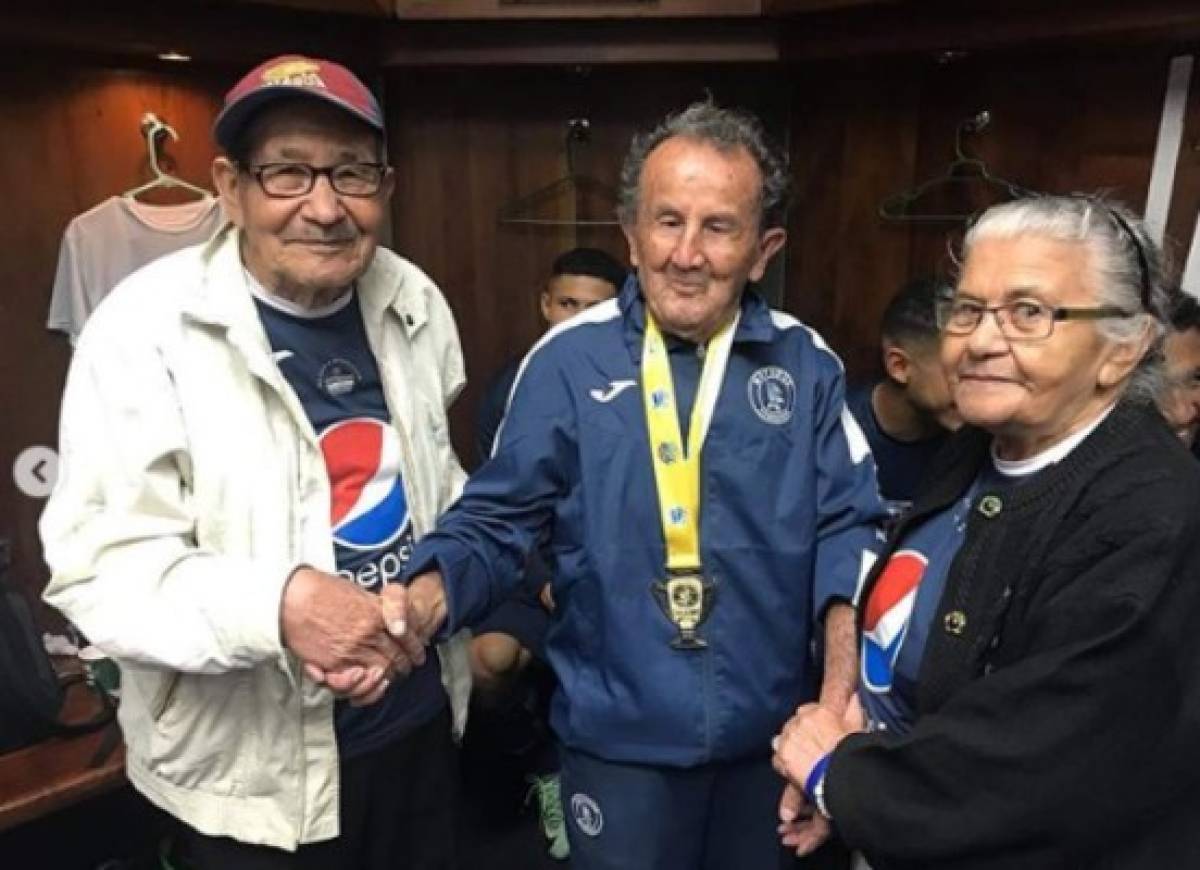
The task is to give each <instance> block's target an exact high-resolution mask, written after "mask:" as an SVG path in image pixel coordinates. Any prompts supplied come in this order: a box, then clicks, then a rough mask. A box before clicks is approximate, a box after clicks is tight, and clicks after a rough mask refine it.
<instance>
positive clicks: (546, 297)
mask: <svg viewBox="0 0 1200 870" xmlns="http://www.w3.org/2000/svg"><path fill="white" fill-rule="evenodd" d="M538 301H539V305H540V307H541V309H542V319H543V320H545V321H546V322H547V323H549V322H550V290H549V288H547V289H545V290H543V291H542V292H541V294H539V296H538Z"/></svg>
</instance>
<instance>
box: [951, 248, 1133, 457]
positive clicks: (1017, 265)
mask: <svg viewBox="0 0 1200 870" xmlns="http://www.w3.org/2000/svg"><path fill="white" fill-rule="evenodd" d="M1092 275H1093V270H1092V268H1091V264H1090V262H1089V258H1088V252H1087V249H1086V248H1085V247H1084V246H1083V245H1082V244H1077V243H1069V242H1059V241H1054V240H1051V239H1047V238H1043V237H1040V236H1033V235H1022V236H1016V237H1013V238H984V239H981V240H980V241H978V242H976V243H975V245H974V246H973V247H972V248H971V250H970V253H969V254H968V256H967V259H966V262H965V263H964V264H963V272H962V278H961V280H960V281H959V287H958V291H957V295H958V297H959V298H964V299H970V300H973V301H976V302H979V303H981V304H983V305H988V306H994V305H1001V304H1004V303H1007V302H1012V301H1017V300H1022V299H1028V300H1035V301H1037V302H1041V303H1043V304H1046V305H1051V306H1070V307H1090V306H1095V305H1098V304H1100V303H1099V302H1098V300H1097V299H1096V296H1095V293H1094V291H1093V289H1092V287H1091V281H1092ZM1001 316H1003V315H1001ZM1143 349H1144V348H1143V346H1142V345H1141V344H1138V343H1133V344H1126V343H1122V344H1118V343H1114V342H1110V341H1108V340H1106V339H1105V338H1104V337H1103V336H1102V335H1101V334H1100V333H1099V332H1098V331H1097V328H1096V324H1095V323H1094V322H1091V321H1082V320H1074V321H1072V320H1067V321H1060V322H1058V323H1055V324H1054V332H1053V333H1052V334H1051V335H1050V336H1049V337H1048V338H1046V339H1042V340H1040V341H1012V340H1010V339H1007V338H1005V337H1004V336H1003V335H1002V334H1001V332H1000V329H999V327H998V325H997V323H996V319H995V316H994V315H993V314H987V315H985V316H984V318H983V320H982V321H981V322H980V324H979V326H978V327H977V328H976V329H975V331H974V332H972V333H970V334H969V335H948V334H947V335H944V336H943V338H942V364H943V366H944V367H945V369H946V373H947V375H948V377H949V379H950V386H951V389H952V391H953V394H954V403H955V406H956V407H957V409H958V412H959V414H960V415H961V417H962V419H963V420H965V421H966V422H968V423H973V424H975V425H977V426H981V427H982V428H984V429H987V430H989V431H990V432H992V433H993V434H994V435H995V436H996V448H997V451H998V453H999V455H1000V456H1001V457H1002V458H1005V459H1021V458H1026V457H1028V456H1032V455H1034V454H1036V453H1038V452H1040V451H1041V450H1044V449H1046V448H1047V447H1050V446H1052V445H1054V444H1056V443H1058V442H1059V441H1061V440H1063V439H1064V438H1066V437H1067V436H1068V435H1070V434H1071V433H1072V432H1075V431H1077V430H1079V429H1081V428H1083V427H1084V426H1086V425H1087V424H1089V423H1090V422H1092V421H1093V420H1095V419H1096V418H1097V417H1098V416H1099V415H1100V414H1101V413H1102V412H1103V410H1104V409H1105V408H1106V407H1108V405H1109V404H1111V403H1112V401H1114V399H1115V398H1116V396H1117V394H1118V392H1119V391H1120V389H1121V387H1122V386H1123V385H1124V383H1125V381H1126V379H1127V378H1128V376H1129V375H1130V374H1131V372H1132V371H1133V368H1134V366H1135V365H1136V364H1137V361H1138V359H1140V357H1141V354H1142V351H1143Z"/></svg>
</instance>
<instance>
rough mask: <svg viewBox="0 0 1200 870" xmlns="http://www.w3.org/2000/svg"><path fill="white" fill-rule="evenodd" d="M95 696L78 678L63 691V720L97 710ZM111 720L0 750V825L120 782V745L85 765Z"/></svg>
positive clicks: (20, 821)
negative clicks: (101, 725) (78, 732)
mask: <svg viewBox="0 0 1200 870" xmlns="http://www.w3.org/2000/svg"><path fill="white" fill-rule="evenodd" d="M99 708H100V701H99V699H98V698H97V697H96V696H95V695H94V694H93V693H92V692H91V691H90V690H89V689H87V688H86V687H85V686H83V684H76V685H75V686H73V687H71V689H69V690H68V691H67V700H66V704H65V705H64V721H68V722H77V721H83V720H85V719H87V718H88V717H90V716H92V715H94V714H95V713H96V712H98V711H99ZM115 727H116V723H113V724H112V725H111V726H108V727H106V728H103V729H101V730H99V731H94V732H92V733H90V734H82V735H78V736H73V737H53V738H51V739H49V740H45V741H43V742H41V743H38V744H35V745H34V746H27V747H25V748H24V749H18V750H17V751H15V752H9V753H6V754H4V755H0V831H4V830H7V829H9V828H13V827H16V826H17V825H20V824H23V823H25V822H28V821H31V820H33V819H36V818H40V817H41V816H45V815H48V814H49V813H53V812H55V811H56V810H59V809H62V808H63V807H67V806H70V805H72V804H75V803H78V802H80V801H83V800H86V799H88V798H91V797H95V796H96V795H99V794H103V793H105V792H108V791H111V790H113V789H116V788H118V787H120V786H121V785H123V784H124V783H125V747H124V746H122V745H120V742H119V741H118V745H117V748H116V749H115V750H114V751H113V752H112V753H111V754H110V755H109V756H108V758H106V759H105V760H104V761H103V762H101V763H100V764H99V766H97V767H89V764H90V763H91V761H92V759H93V757H94V756H95V755H96V753H97V751H98V750H99V749H100V746H101V744H103V743H104V742H105V740H106V739H111V738H109V731H110V729H111V728H115Z"/></svg>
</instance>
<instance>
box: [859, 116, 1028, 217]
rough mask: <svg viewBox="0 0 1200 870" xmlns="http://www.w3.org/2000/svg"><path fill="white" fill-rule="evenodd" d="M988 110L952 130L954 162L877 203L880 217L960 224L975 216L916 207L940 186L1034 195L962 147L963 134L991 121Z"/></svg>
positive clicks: (1008, 195) (1008, 196) (1010, 196)
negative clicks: (970, 154) (995, 171)
mask: <svg viewBox="0 0 1200 870" xmlns="http://www.w3.org/2000/svg"><path fill="white" fill-rule="evenodd" d="M991 120H992V116H991V113H990V112H988V111H987V110H984V111H982V112H979V113H978V114H976V115H973V116H972V117H970V118H967V119H966V120H965V121H963V122H962V123H961V124H959V125H958V129H957V130H956V131H955V133H954V157H955V159H954V162H952V163H951V164H950V165H949V166H947V167H946V169H945V170H944V171H943V172H942V174H941V175H938V176H935V177H934V178H931V179H929V180H928V181H924V182H922V183H921V184H919V185H917V186H916V187H914V188H912V189H910V190H906V191H904V192H903V193H897V194H894V195H892V196H889V197H888V198H887V199H885V200H884V201H883V202H882V203H880V205H879V216H880V217H881V218H883V219H884V220H887V221H896V222H901V223H961V222H963V221H968V220H970V219H971V218H973V217H974V216H975V213H974V212H971V213H966V214H959V213H954V212H942V211H938V210H936V209H935V210H933V211H921V210H919V204H920V200H921V199H922V198H924V197H925V196H926V195H927V194H929V193H930V192H932V191H935V190H937V189H939V188H958V189H960V190H961V189H964V188H966V187H978V186H979V185H980V184H983V185H985V186H988V187H991V188H993V189H995V190H997V191H998V192H999V193H1000V194H1001V195H1002V196H1003V197H1005V198H1006V199H1017V198H1020V197H1024V196H1032V195H1034V191H1032V190H1029V189H1028V188H1025V187H1022V186H1021V185H1019V184H1017V183H1015V182H1012V181H1008V180H1007V179H1004V178H1000V177H999V176H997V175H993V174H992V173H991V171H990V170H989V169H988V167H987V164H986V163H984V162H983V161H982V160H980V159H979V158H977V157H970V156H968V155H967V153H966V152H965V151H964V149H963V136H965V135H966V134H967V133H978V132H980V131H981V130H983V129H984V128H986V127H987V125H988V124H989V123H991Z"/></svg>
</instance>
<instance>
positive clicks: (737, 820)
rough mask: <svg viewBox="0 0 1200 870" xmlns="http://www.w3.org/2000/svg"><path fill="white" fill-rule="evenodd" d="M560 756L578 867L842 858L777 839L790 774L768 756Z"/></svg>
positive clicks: (752, 865) (738, 869)
mask: <svg viewBox="0 0 1200 870" xmlns="http://www.w3.org/2000/svg"><path fill="white" fill-rule="evenodd" d="M560 755H561V758H562V797H563V810H564V812H565V814H566V817H567V832H568V835H569V837H570V840H571V867H572V868H573V870H778V868H782V867H793V866H796V867H810V866H811V867H814V868H815V867H829V866H836V864H827V863H826V861H825V858H824V856H822V857H821V858H818V859H817V860H816V862H814V863H812V864H809V863H808V862H803V863H795V858H794V857H793V856H792V855H790V854H789V853H788V852H786V851H785V850H784V849H783V847H782V846H781V845H780V843H779V834H778V833H777V832H776V829H777V827H778V825H779V816H778V809H779V796H780V795H781V794H782V792H783V780H782V779H780V778H779V775H778V774H776V773H775V771H774V770H772V768H771V760H770V758H769V757H768V756H762V757H760V758H753V759H747V760H743V761H732V762H714V763H712V764H705V765H701V766H699V767H692V768H683V769H681V768H671V767H658V766H651V765H639V764H618V763H615V762H610V761H604V760H602V759H599V758H596V757H594V756H591V755H587V754H585V753H581V752H576V751H574V750H570V749H567V748H566V747H563V748H561V749H560ZM823 851H824V850H823ZM810 860H811V859H810Z"/></svg>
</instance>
